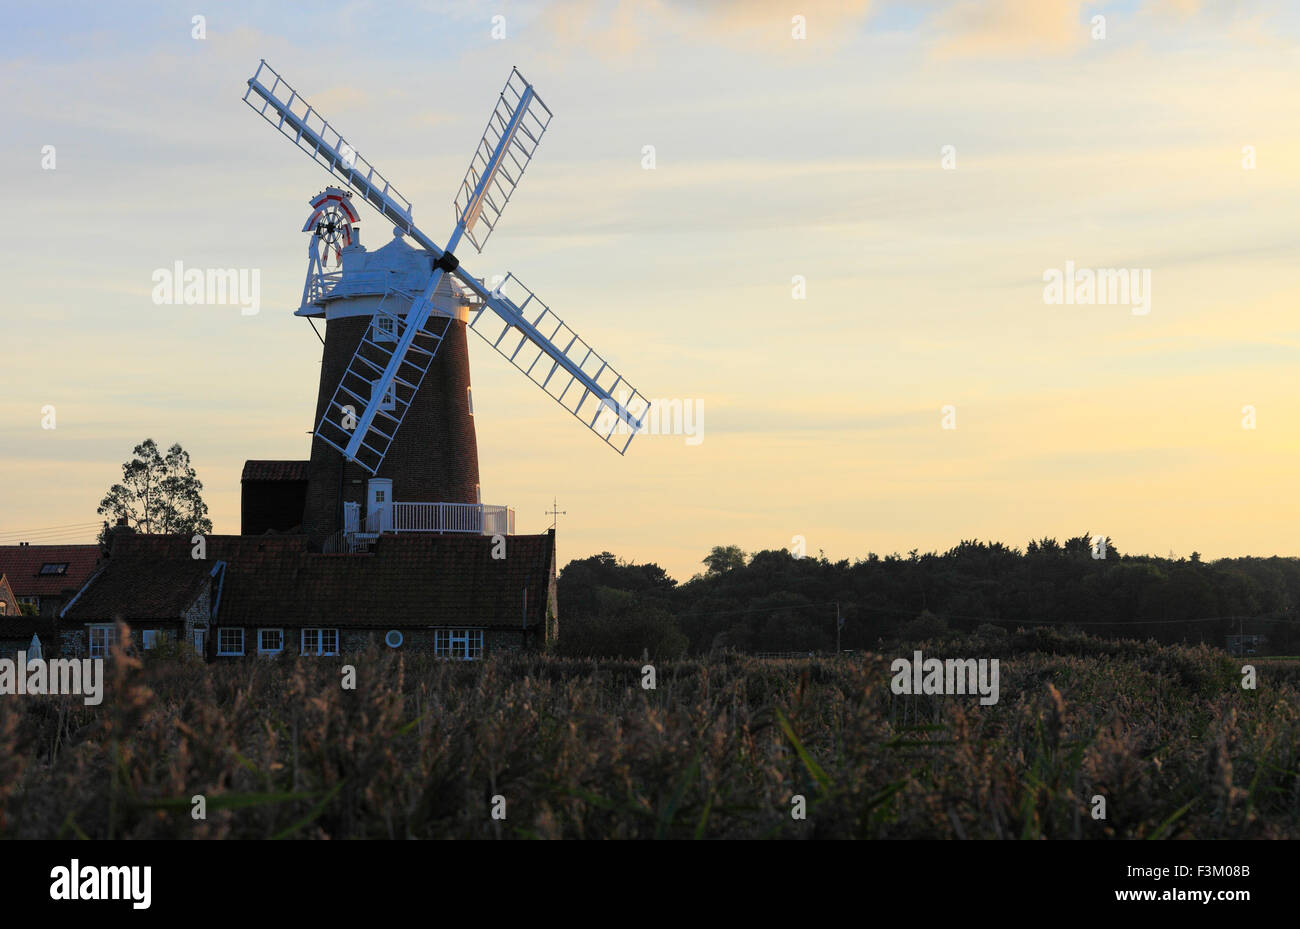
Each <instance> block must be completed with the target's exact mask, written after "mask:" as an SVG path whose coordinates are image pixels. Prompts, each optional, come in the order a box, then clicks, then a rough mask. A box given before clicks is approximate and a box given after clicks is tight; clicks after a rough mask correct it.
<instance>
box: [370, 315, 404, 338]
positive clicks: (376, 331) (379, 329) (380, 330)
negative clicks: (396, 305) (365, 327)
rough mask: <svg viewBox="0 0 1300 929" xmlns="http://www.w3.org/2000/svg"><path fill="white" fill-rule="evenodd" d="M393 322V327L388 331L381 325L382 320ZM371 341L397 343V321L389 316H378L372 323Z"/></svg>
mask: <svg viewBox="0 0 1300 929" xmlns="http://www.w3.org/2000/svg"><path fill="white" fill-rule="evenodd" d="M381 319H382V320H384V321H386V322H391V323H392V325H393V327H392V328H391V329H386V328H384V327H383V326H381V325H379V321H380V320H381ZM370 341H371V342H396V341H397V320H396V319H395V318H394V317H392V316H388V315H386V314H385V315H376V316H374V317H373V318H372V319H371V323H370Z"/></svg>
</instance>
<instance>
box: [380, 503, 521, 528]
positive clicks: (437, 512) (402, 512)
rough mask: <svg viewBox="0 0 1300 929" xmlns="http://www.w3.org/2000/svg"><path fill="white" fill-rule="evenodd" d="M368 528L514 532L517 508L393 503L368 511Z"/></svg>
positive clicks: (475, 504) (484, 505)
mask: <svg viewBox="0 0 1300 929" xmlns="http://www.w3.org/2000/svg"><path fill="white" fill-rule="evenodd" d="M365 531H366V532H472V533H478V534H482V535H495V534H496V533H498V532H499V533H501V534H502V535H514V531H515V511H514V510H512V509H511V508H510V507H508V506H488V505H486V504H482V503H390V504H386V505H384V507H383V508H382V509H380V510H377V511H375V512H372V513H368V514H366V526H365Z"/></svg>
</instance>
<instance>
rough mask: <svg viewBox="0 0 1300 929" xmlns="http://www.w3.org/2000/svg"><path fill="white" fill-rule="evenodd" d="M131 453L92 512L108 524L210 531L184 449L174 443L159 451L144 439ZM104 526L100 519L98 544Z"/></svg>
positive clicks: (198, 485)
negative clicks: (164, 451) (118, 479)
mask: <svg viewBox="0 0 1300 929" xmlns="http://www.w3.org/2000/svg"><path fill="white" fill-rule="evenodd" d="M131 455H132V458H131V460H130V461H127V462H124V463H123V464H122V481H121V483H119V484H114V485H113V486H112V487H110V488H109V489H108V493H107V494H105V495H104V499H103V500H101V501H99V508H98V509H97V510H96V512H97V513H99V514H100V515H101V516H107V517H109V519H110V520H111V521H112V522H113V523H116V522H117V521H118V520H120V519H125V520H126V525H127V526H129V527H130V528H132V529H134V530H136V531H137V532H152V533H182V534H185V535H191V534H193V533H206V532H211V531H212V520H210V519H208V506H207V504H206V503H204V502H203V497H202V491H203V483H202V482H201V481H200V480H199V478H198V475H197V474H196V473H195V471H194V467H193V466H192V465H191V464H190V455H189V452H187V451H185V449H183V448H181V447H180V445H179V444H174V445H172V447H171V448H169V449H167V454H166V455H163V454H161V453H160V452H159V451H158V444H157V443H156V442H154V440H153V439H145V440H144V441H143V442H141V443H140V444H139V445H137V446H136V447H135V448H134V449H133V450H132V452H131ZM109 529H110V524H109V522H107V521H106V522H105V523H104V529H103V531H102V532H101V533H100V542H101V543H103V542H105V541H106V540H107V538H108V533H109Z"/></svg>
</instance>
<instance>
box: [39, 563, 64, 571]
mask: <svg viewBox="0 0 1300 929" xmlns="http://www.w3.org/2000/svg"><path fill="white" fill-rule="evenodd" d="M67 573H68V563H67V562H66V561H47V562H46V563H45V564H43V565H41V574H67Z"/></svg>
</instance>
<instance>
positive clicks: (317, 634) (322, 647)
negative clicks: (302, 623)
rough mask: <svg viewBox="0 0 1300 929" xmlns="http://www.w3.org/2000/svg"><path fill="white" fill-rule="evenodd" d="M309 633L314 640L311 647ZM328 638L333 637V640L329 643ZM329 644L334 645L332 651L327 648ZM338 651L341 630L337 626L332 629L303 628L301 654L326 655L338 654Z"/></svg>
mask: <svg viewBox="0 0 1300 929" xmlns="http://www.w3.org/2000/svg"><path fill="white" fill-rule="evenodd" d="M309 634H310V637H311V642H312V644H311V646H310V648H309V647H308V645H307V639H308V635H309ZM327 639H332V640H333V642H332V643H329V642H327V641H326V640H327ZM327 644H332V645H333V650H332V651H327V650H326V645H327ZM338 653H339V631H338V629H337V628H333V629H332V628H328V627H311V628H308V629H303V630H302V648H301V649H300V651H299V654H302V655H317V656H326V655H337V654H338Z"/></svg>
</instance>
